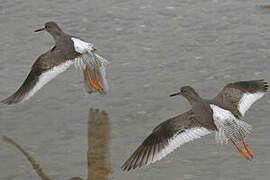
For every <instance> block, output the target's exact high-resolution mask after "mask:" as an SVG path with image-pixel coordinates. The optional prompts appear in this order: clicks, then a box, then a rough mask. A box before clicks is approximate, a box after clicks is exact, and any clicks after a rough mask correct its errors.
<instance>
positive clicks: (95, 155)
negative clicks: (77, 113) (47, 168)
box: [3, 109, 110, 180]
mask: <svg viewBox="0 0 270 180" xmlns="http://www.w3.org/2000/svg"><path fill="white" fill-rule="evenodd" d="M109 139H110V119H109V117H108V114H107V113H106V112H104V111H102V112H101V111H99V110H93V109H90V110H89V116H88V152H87V161H88V177H87V180H105V179H107V177H108V174H109V172H110V162H109ZM3 140H4V141H5V142H7V143H9V144H11V145H13V146H15V147H16V148H17V149H18V150H19V151H21V152H22V153H23V154H24V155H25V157H26V158H27V160H28V161H29V162H30V163H31V165H32V166H33V169H34V170H35V172H36V173H37V174H38V175H39V177H40V178H41V179H42V180H52V179H51V178H49V176H48V175H47V174H46V173H45V172H44V170H43V169H42V168H41V166H40V164H39V163H38V162H37V161H36V160H35V159H34V158H33V157H32V156H31V155H30V154H29V153H28V152H26V151H25V150H24V149H23V148H22V147H21V146H20V145H18V144H17V143H16V142H15V141H14V140H12V139H11V138H8V137H6V136H3ZM70 180H83V179H82V178H80V177H72V178H71V179H70Z"/></svg>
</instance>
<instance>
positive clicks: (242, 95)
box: [122, 80, 268, 171]
mask: <svg viewBox="0 0 270 180" xmlns="http://www.w3.org/2000/svg"><path fill="white" fill-rule="evenodd" d="M267 89H268V84H267V82H265V81H264V80H255V81H241V82H236V83H230V84H228V85H226V86H225V87H224V88H223V89H222V90H221V92H220V93H219V94H218V95H217V96H216V97H215V98H213V99H211V100H207V99H203V98H201V97H200V96H199V94H198V93H197V92H196V91H195V90H194V89H193V88H192V87H190V86H185V87H182V88H181V89H180V92H178V93H175V94H172V95H170V96H177V95H182V96H184V97H185V98H186V99H187V100H188V101H189V103H190V104H191V106H192V108H191V110H189V111H187V112H185V113H183V114H181V115H178V116H176V117H173V118H170V119H168V120H167V121H164V122H162V123H161V124H159V125H158V126H157V127H156V128H154V130H153V132H152V133H151V134H150V135H149V136H148V137H147V138H146V139H145V140H144V141H143V143H142V144H141V145H140V146H139V147H138V148H137V150H136V151H135V152H134V153H133V154H132V155H131V157H130V158H129V159H128V160H127V161H126V162H125V163H124V164H123V166H122V169H123V170H127V171H129V170H131V169H135V168H138V167H142V166H145V165H149V164H150V163H154V162H156V161H158V160H160V159H162V158H163V157H165V156H166V155H167V154H169V153H171V152H172V151H174V150H175V149H176V148H178V147H180V146H181V145H183V144H184V143H186V142H189V141H193V140H195V139H198V138H200V137H201V136H205V135H207V134H210V133H211V132H216V141H217V143H227V142H228V140H229V141H231V142H232V144H233V145H234V146H235V147H236V148H237V150H238V151H239V152H240V153H241V154H242V155H243V156H244V157H245V158H246V159H248V160H250V157H251V158H252V157H253V155H252V153H251V151H250V150H249V148H248V146H247V145H246V143H245V137H246V135H247V134H248V133H249V132H250V131H251V126H250V125H249V124H248V123H246V122H244V121H242V119H243V117H244V115H245V113H246V111H247V110H248V109H249V108H250V106H251V105H252V104H253V103H254V102H255V101H257V100H258V99H260V98H261V97H263V95H264V94H265V93H266V91H267ZM240 142H241V143H243V146H244V147H245V149H246V151H247V153H248V155H249V156H250V157H249V156H248V155H247V154H246V153H245V152H244V151H243V150H242V149H241V148H240V147H239V146H238V145H237V143H240Z"/></svg>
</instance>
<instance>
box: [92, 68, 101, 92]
mask: <svg viewBox="0 0 270 180" xmlns="http://www.w3.org/2000/svg"><path fill="white" fill-rule="evenodd" d="M94 71H95V75H96V79H97V83H98V86H99V88H100V89H103V87H102V85H101V83H100V82H99V80H98V74H97V71H96V68H94Z"/></svg>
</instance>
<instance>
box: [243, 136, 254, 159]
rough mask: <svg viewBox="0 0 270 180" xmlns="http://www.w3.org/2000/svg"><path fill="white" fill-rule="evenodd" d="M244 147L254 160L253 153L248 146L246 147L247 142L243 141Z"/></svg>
mask: <svg viewBox="0 0 270 180" xmlns="http://www.w3.org/2000/svg"><path fill="white" fill-rule="evenodd" d="M243 145H244V146H245V148H246V150H247V153H248V154H249V155H250V157H251V158H253V154H252V152H251V151H250V150H249V148H248V146H247V145H246V143H245V141H244V140H243Z"/></svg>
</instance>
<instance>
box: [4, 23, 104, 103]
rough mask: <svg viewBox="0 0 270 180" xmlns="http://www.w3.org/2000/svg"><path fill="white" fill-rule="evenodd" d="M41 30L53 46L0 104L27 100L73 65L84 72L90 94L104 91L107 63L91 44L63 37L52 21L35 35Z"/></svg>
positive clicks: (67, 36)
mask: <svg viewBox="0 0 270 180" xmlns="http://www.w3.org/2000/svg"><path fill="white" fill-rule="evenodd" d="M40 31H47V32H48V33H49V34H50V35H51V36H52V37H53V39H54V42H55V45H54V46H53V47H52V48H51V49H50V50H49V51H47V52H46V53H44V54H42V55H40V56H39V57H38V59H37V60H36V61H35V63H34V64H33V66H32V68H31V71H30V73H29V74H28V76H27V78H26V79H25V81H24V82H23V84H22V85H21V87H20V88H19V89H18V90H17V91H16V92H15V93H14V94H12V95H11V96H10V97H8V98H6V99H4V100H2V101H1V102H2V103H4V104H17V103H19V102H23V101H26V100H28V99H29V98H30V97H32V96H33V95H34V94H35V93H36V92H38V91H39V90H40V89H41V88H42V87H43V86H44V85H45V84H47V83H48V82H49V81H51V80H52V79H54V78H55V77H56V76H57V75H59V74H61V73H62V72H64V71H66V70H67V69H68V68H69V67H70V66H71V65H73V64H74V65H75V67H77V68H79V69H81V70H83V75H84V85H85V88H86V90H87V92H88V93H89V94H90V93H92V92H99V93H101V94H105V93H106V92H107V90H108V83H107V80H106V77H105V76H106V75H105V65H106V64H108V61H107V60H106V59H104V58H103V57H101V56H99V55H98V54H97V53H96V49H95V48H94V46H93V45H92V44H91V43H88V42H85V41H83V40H81V39H79V38H77V37H74V36H70V35H68V34H66V33H65V32H64V31H63V30H62V29H61V28H60V27H59V26H58V25H57V24H56V23H55V22H47V23H45V25H44V28H41V29H38V30H36V31H35V32H40Z"/></svg>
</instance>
